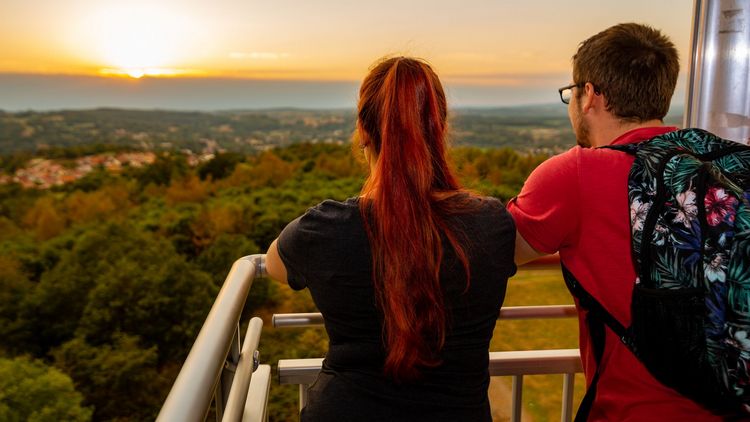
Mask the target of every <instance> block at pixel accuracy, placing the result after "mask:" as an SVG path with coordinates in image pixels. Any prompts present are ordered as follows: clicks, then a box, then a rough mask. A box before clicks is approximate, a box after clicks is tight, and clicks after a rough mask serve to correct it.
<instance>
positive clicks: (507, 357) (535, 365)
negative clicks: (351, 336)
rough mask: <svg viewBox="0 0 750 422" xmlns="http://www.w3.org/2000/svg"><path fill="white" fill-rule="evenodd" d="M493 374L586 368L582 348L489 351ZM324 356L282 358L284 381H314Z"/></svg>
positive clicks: (561, 371)
mask: <svg viewBox="0 0 750 422" xmlns="http://www.w3.org/2000/svg"><path fill="white" fill-rule="evenodd" d="M489 359H490V365H489V372H490V376H493V377H498V376H513V375H549V374H566V373H579V372H583V368H582V366H581V354H580V352H579V350H578V349H549V350H512V351H505V352H489ZM322 364H323V358H306V359H279V383H280V384H311V383H312V382H313V381H315V378H316V377H317V376H318V372H320V368H321V366H322Z"/></svg>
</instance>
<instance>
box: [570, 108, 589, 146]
mask: <svg viewBox="0 0 750 422" xmlns="http://www.w3.org/2000/svg"><path fill="white" fill-rule="evenodd" d="M573 132H574V133H575V135H576V143H577V144H578V145H580V146H582V147H584V148H590V147H591V139H590V138H589V125H588V123H586V120H585V119H584V118H583V112H582V110H581V105H580V103H576V122H575V125H574V127H573Z"/></svg>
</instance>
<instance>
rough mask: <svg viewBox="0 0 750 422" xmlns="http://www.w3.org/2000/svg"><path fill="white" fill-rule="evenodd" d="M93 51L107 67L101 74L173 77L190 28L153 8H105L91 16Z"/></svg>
mask: <svg viewBox="0 0 750 422" xmlns="http://www.w3.org/2000/svg"><path fill="white" fill-rule="evenodd" d="M91 19H92V25H91V26H90V28H92V29H93V30H94V31H95V40H96V43H95V49H96V52H97V53H98V55H99V57H100V58H101V61H102V63H104V64H106V65H107V66H108V67H107V68H106V69H102V70H101V71H100V73H102V74H107V75H116V76H128V77H131V78H136V79H137V78H141V77H143V76H173V75H176V74H179V73H182V72H180V71H178V70H176V69H173V67H174V66H175V63H176V62H177V61H179V60H180V59H181V58H182V57H183V56H184V55H185V54H186V53H185V52H184V51H182V50H181V49H182V48H184V46H183V45H182V43H181V40H182V39H183V38H184V37H185V35H186V34H185V32H186V31H187V29H188V28H189V25H186V22H185V21H184V19H182V18H180V17H179V15H177V14H175V13H174V12H172V11H170V12H167V11H166V10H164V9H161V8H159V7H158V6H156V5H151V4H141V5H135V6H134V5H127V6H116V5H112V4H110V5H108V6H107V7H103V8H102V9H100V10H98V11H97V12H96V13H93V14H92V15H91Z"/></svg>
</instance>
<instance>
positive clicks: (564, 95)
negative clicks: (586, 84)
mask: <svg viewBox="0 0 750 422" xmlns="http://www.w3.org/2000/svg"><path fill="white" fill-rule="evenodd" d="M582 86H583V84H575V83H574V84H570V85H568V86H564V87H562V88H560V89H558V90H557V92H559V93H560V101H562V102H563V104H570V99H571V97H573V88H580V87H582Z"/></svg>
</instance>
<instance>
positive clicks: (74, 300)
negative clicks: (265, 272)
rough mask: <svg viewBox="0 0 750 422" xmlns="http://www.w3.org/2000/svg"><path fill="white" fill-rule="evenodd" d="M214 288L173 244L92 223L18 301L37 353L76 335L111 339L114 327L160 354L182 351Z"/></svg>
mask: <svg viewBox="0 0 750 422" xmlns="http://www.w3.org/2000/svg"><path fill="white" fill-rule="evenodd" d="M215 292H216V288H215V287H214V286H213V284H212V283H211V281H210V278H209V277H208V275H206V274H205V273H203V272H202V271H200V270H198V269H197V268H195V266H194V265H192V264H188V263H187V262H186V261H185V260H184V258H183V257H181V256H179V255H178V254H177V253H176V252H175V250H174V248H173V247H172V246H171V244H170V243H169V242H168V241H167V240H165V239H163V238H159V237H157V236H155V235H153V234H150V233H144V232H141V231H139V230H137V229H136V228H135V227H132V226H130V225H117V224H111V223H110V224H105V225H104V226H93V227H91V228H90V229H89V230H87V231H85V232H84V233H83V234H82V235H80V236H79V238H78V239H77V240H76V242H75V245H74V246H73V247H72V249H70V250H68V251H63V252H62V255H61V258H60V260H59V261H58V262H57V263H56V265H55V266H54V268H52V269H51V270H50V271H47V272H45V273H44V274H43V275H42V278H41V281H40V282H39V283H38V285H37V286H36V287H35V288H34V290H33V291H32V292H30V294H28V295H27V297H26V300H25V301H24V303H23V305H22V310H21V317H22V318H23V319H24V320H25V321H27V331H28V332H31V333H35V335H34V336H33V338H31V339H29V341H30V342H35V345H34V352H35V353H36V354H37V355H38V356H42V355H44V353H46V352H47V351H48V350H49V349H51V348H53V347H55V346H57V345H59V344H61V343H63V342H65V341H67V340H69V339H71V338H73V336H74V335H75V333H76V332H77V331H79V332H80V333H82V334H83V335H85V336H86V339H87V341H89V342H91V343H92V344H101V343H105V342H108V341H111V336H112V335H113V333H114V332H115V331H117V330H119V331H122V332H125V333H130V334H133V335H138V336H140V337H141V339H142V340H143V341H144V342H145V344H146V345H147V346H149V347H150V346H154V345H157V346H159V352H160V356H163V357H164V358H165V359H168V358H169V359H179V358H180V357H181V356H184V354H186V353H187V351H186V349H187V347H188V345H189V344H190V343H191V342H192V340H193V338H194V336H195V334H196V333H197V330H198V328H199V327H200V325H201V323H202V320H203V318H204V317H205V315H206V313H207V312H208V309H209V308H210V306H211V303H212V301H213V297H214V295H215Z"/></svg>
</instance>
